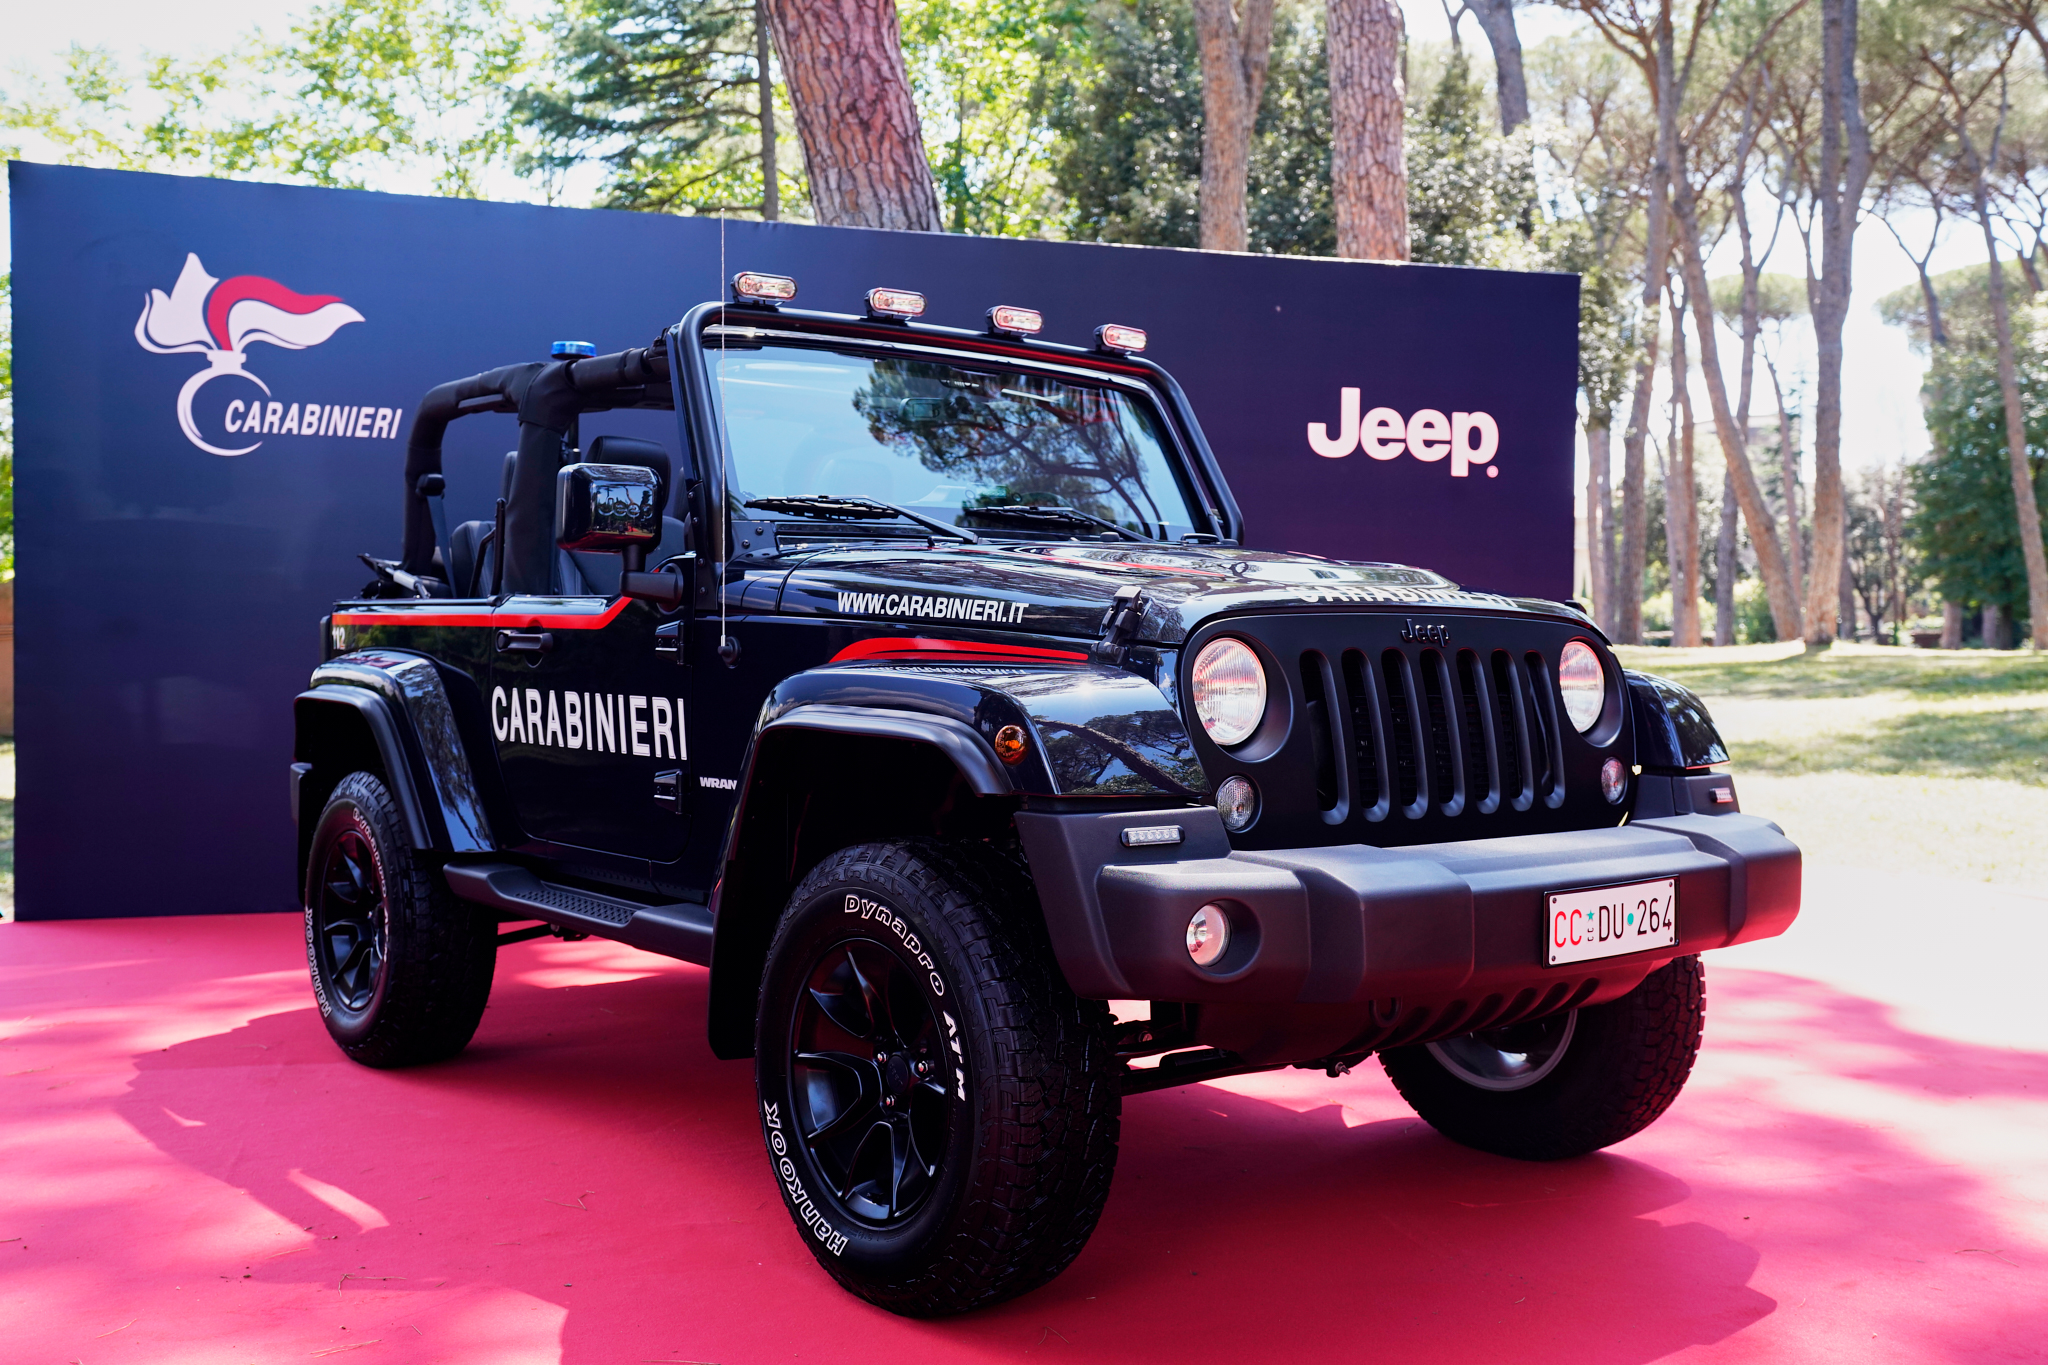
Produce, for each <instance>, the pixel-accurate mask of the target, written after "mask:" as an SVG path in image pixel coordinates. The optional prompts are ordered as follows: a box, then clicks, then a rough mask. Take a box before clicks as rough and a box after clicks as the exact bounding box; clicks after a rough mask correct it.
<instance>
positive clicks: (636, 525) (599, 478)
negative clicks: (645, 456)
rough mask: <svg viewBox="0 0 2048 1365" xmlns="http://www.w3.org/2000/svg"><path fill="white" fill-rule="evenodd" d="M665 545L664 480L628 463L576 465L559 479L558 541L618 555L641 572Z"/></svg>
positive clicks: (567, 467)
mask: <svg viewBox="0 0 2048 1365" xmlns="http://www.w3.org/2000/svg"><path fill="white" fill-rule="evenodd" d="M660 541H661V476H660V475H658V474H656V473H655V472H654V471H653V470H651V469H643V468H641V467H640V466H638V465H624V464H572V465H564V466H562V472H561V473H559V474H557V475H556V476H555V543H556V544H557V545H559V546H561V547H562V548H563V549H565V550H584V551H593V552H601V551H613V552H616V553H619V554H622V555H624V556H625V558H626V568H627V569H629V570H632V569H638V568H639V567H640V566H641V565H642V564H643V563H645V562H646V556H647V551H648V550H650V549H652V548H653V547H654V546H655V545H657V544H659V543H660Z"/></svg>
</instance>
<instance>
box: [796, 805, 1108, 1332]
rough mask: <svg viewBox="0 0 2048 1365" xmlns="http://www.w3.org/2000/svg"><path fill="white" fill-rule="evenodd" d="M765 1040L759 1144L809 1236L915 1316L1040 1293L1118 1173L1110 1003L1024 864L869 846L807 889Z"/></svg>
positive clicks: (824, 1253)
mask: <svg viewBox="0 0 2048 1365" xmlns="http://www.w3.org/2000/svg"><path fill="white" fill-rule="evenodd" d="M757 1020H758V1022H757V1024H756V1039H755V1082H756V1085H757V1087H758V1091H759V1099H760V1105H761V1121H762V1138H763V1140H764V1141H765V1142H766V1143H767V1145H768V1153H769V1159H770V1162H771V1164H772V1166H773V1168H774V1170H775V1174H776V1183H777V1184H778V1185H779V1186H780V1187H781V1189H782V1197H783V1202H784V1203H785V1205H787V1207H788V1208H789V1211H790V1214H791V1216H792V1217H793V1218H795V1219H796V1221H797V1225H798V1229H799V1231H800V1232H802V1233H803V1234H804V1244H805V1245H806V1246H807V1247H809V1248H810V1250H811V1254H812V1255H814V1256H815V1257H817V1259H818V1262H819V1264H820V1265H822V1266H824V1268H825V1269H826V1271H827V1272H829V1273H830V1274H831V1275H832V1277H833V1278H834V1279H836V1280H838V1281H839V1283H840V1284H841V1285H843V1286H845V1287H846V1288H847V1289H849V1290H851V1291H852V1292H853V1293H855V1294H858V1295H859V1296H860V1297H862V1298H864V1299H867V1300H868V1301H870V1302H872V1303H875V1304H878V1305H880V1306H881V1307H883V1308H887V1309H889V1310H890V1311H891V1312H895V1313H901V1314H904V1315H905V1316H909V1317H936V1316H940V1315H944V1314H949V1313H960V1312H965V1311H967V1310H969V1309H973V1308H980V1307H983V1306H985V1305H987V1304H992V1303H996V1302H999V1301H1001V1300H1003V1299H1007V1298H1011V1297H1014V1296H1015V1295H1018V1294H1022V1293H1024V1292H1026V1291H1027V1290H1030V1289H1034V1288H1036V1287H1038V1286H1039V1285H1041V1284H1044V1283H1045V1282H1046V1281H1048V1280H1050V1279H1052V1277H1053V1276H1055V1275H1057V1274H1059V1272H1060V1271H1062V1270H1064V1269H1065V1268H1066V1267H1067V1265H1068V1264H1069V1263H1070V1262H1072V1261H1073V1259H1074V1257H1075V1256H1077V1255H1079V1254H1080V1251H1081V1248H1082V1246H1083V1245H1084V1244H1085V1243H1086V1242H1087V1240H1088V1236H1089V1234H1090V1233H1091V1232H1093V1231H1094V1228H1095V1223H1096V1220H1097V1218H1098V1217H1099V1216H1100V1215H1101V1212H1102V1206H1103V1202H1104V1200H1105V1199H1106V1198H1107V1197H1108V1194H1109V1183H1110V1176H1111V1173H1112V1172H1113V1170H1114V1169H1115V1165H1116V1141H1117V1123H1118V1115H1119V1112H1120V1108H1121V1103H1122V1100H1121V1095H1120V1093H1119V1091H1118V1089H1117V1085H1116V1079H1115V1074H1114V1065H1115V1059H1114V1055H1113V1051H1112V1048H1111V1045H1110V1041H1109V1039H1110V1029H1109V1011H1108V1007H1107V1006H1106V1005H1105V1004H1103V1002H1101V1001H1094V1000H1078V999H1076V998H1075V997H1074V995H1073V993H1072V992H1071V991H1069V990H1068V989H1067V985H1066V982H1065V981H1064V980H1063V979H1062V978H1061V976H1060V973H1059V970H1058V968H1057V966H1056V965H1055V964H1054V963H1053V960H1052V953H1051V948H1050V946H1049V945H1048V944H1047V942H1046V940H1045V933H1044V928H1043V924H1042V921H1041V920H1040V918H1039V915H1038V907H1037V905H1036V903H1035V901H1034V900H1033V899H1032V897H1031V895H1030V892H1029V882H1028V879H1027V878H1026V876H1025V875H1024V874H1023V872H1022V871H1021V869H1019V868H1018V867H1016V866H1015V865H1014V864H1011V863H1009V862H1007V861H1005V860H1003V859H1000V858H998V857H997V856H996V855H994V854H992V853H989V852H987V851H985V850H982V849H978V848H975V847H972V846H957V845H949V844H942V843H939V842H936V841H931V840H907V841H902V842H895V843H877V844H862V845H857V846H855V847H853V848H849V849H845V850H843V851H842V852H839V853H837V854H834V855H833V856H832V857H830V858H827V859H826V860H825V861H824V862H823V863H822V864H820V865H819V866H818V867H817V868H816V869H815V870H813V871H812V872H811V874H810V875H809V876H807V877H806V878H804V880H803V883H802V884H801V885H800V886H798V887H797V889H796V892H795V894H793V895H792V896H791V897H790V901H789V906H788V909H787V910H786V911H785V913H784V915H783V917H782V921H781V924H780V925H779V926H778V928H777V930H776V933H775V938H774V942H773V943H772V944H771V946H770V948H769V951H768V961H767V967H766V970H765V972H764V974H763V978H762V984H761V995H760V1010H759V1014H758V1016H757Z"/></svg>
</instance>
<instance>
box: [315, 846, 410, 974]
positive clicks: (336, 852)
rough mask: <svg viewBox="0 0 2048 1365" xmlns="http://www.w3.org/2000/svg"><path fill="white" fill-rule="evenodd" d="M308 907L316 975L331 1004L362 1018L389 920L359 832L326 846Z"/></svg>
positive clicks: (387, 943)
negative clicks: (312, 901)
mask: <svg viewBox="0 0 2048 1365" xmlns="http://www.w3.org/2000/svg"><path fill="white" fill-rule="evenodd" d="M324 862H325V866H323V867H322V868H321V869H320V877H319V883H318V886H319V890H318V892H317V895H316V904H315V905H314V907H313V926H312V928H313V933H312V938H313V944H314V951H315V953H316V954H317V955H318V958H319V961H318V969H319V971H320V974H321V975H322V976H323V977H325V978H326V984H327V990H328V993H329V995H330V996H331V997H332V998H333V1000H334V1003H335V1004H336V1005H337V1006H339V1007H340V1008H341V1009H342V1010H344V1011H346V1012H347V1013H349V1014H361V1013H362V1012H363V1011H364V1010H367V1009H368V1008H369V1007H370V1001H371V1000H372V999H374V998H375V997H376V994H377V985H378V980H379V978H381V977H382V976H383V974H384V960H385V958H386V957H388V956H389V955H390V952H391V916H390V911H389V908H388V907H387V906H386V905H385V903H384V878H383V876H382V875H381V874H380V872H379V871H378V867H377V860H376V858H375V857H373V856H372V855H371V852H370V845H369V842H368V841H367V840H366V839H364V837H363V834H362V831H361V830H359V829H353V828H351V829H346V830H344V831H342V833H341V836H340V837H339V838H337V839H336V840H335V841H334V842H333V843H332V844H330V845H329V846H328V849H327V857H326V859H325V860H324Z"/></svg>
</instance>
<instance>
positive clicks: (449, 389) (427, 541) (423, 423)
mask: <svg viewBox="0 0 2048 1365" xmlns="http://www.w3.org/2000/svg"><path fill="white" fill-rule="evenodd" d="M540 369H541V366H540V365H539V364H537V363H536V364H527V365H506V366H503V367H501V368H499V369H495V370H486V371H485V372H484V373H482V374H473V375H470V376H469V377H468V378H467V379H456V380H451V381H449V382H448V383H446V384H439V385H436V386H435V387H433V388H431V389H429V390H427V395H426V397H424V398H422V399H421V400H420V406H419V411H418V412H416V413H414V414H413V419H412V432H411V434H410V435H409V436H408V437H407V439H406V445H405V514H404V521H403V522H402V523H401V524H402V525H403V526H404V528H405V544H404V549H403V550H402V551H401V552H400V556H399V563H400V566H401V567H403V568H404V569H405V571H406V572H407V573H416V574H424V573H431V572H433V567H434V520H433V515H432V513H431V511H430V510H429V508H428V504H427V500H426V498H425V497H423V496H421V494H420V492H419V486H420V476H421V475H423V474H439V473H441V472H442V471H441V438H442V437H443V436H444V435H446V434H447V431H448V424H449V423H450V422H452V421H454V420H455V419H456V418H458V417H466V416H468V415H469V414H471V413H476V412H517V411H518V410H519V404H520V400H521V399H522V398H523V397H524V396H525V393H526V386H527V385H528V384H529V383H531V382H532V380H533V376H534V375H535V374H536V373H538V372H539V371H540Z"/></svg>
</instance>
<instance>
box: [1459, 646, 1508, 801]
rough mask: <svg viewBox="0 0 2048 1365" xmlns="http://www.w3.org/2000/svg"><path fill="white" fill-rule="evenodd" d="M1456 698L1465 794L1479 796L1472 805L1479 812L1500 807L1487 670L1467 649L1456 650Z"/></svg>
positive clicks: (1498, 768)
mask: <svg viewBox="0 0 2048 1365" xmlns="http://www.w3.org/2000/svg"><path fill="white" fill-rule="evenodd" d="M1458 699H1459V701H1460V702H1462V703H1463V706H1462V708H1461V711H1462V714H1463V716H1464V721H1465V791H1466V794H1467V797H1468V798H1470V797H1471V796H1475V795H1476V796H1477V797H1478V800H1477V801H1474V802H1473V803H1472V805H1473V808H1474V809H1475V810H1477V811H1478V812H1479V814H1481V815H1491V814H1493V813H1494V812H1495V811H1497V810H1499V809H1500V758H1499V754H1500V751H1499V749H1498V748H1497V747H1496V746H1497V743H1498V741H1497V739H1496V736H1495V733H1494V728H1493V706H1492V704H1491V703H1492V698H1491V697H1489V696H1488V695H1487V686H1486V670H1485V668H1483V667H1481V665H1480V663H1479V656H1478V655H1477V654H1474V653H1473V652H1472V651H1471V650H1469V649H1461V650H1459V651H1458Z"/></svg>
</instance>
